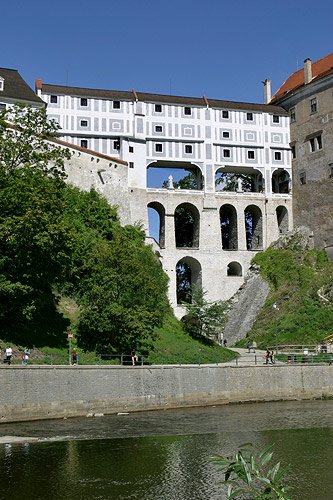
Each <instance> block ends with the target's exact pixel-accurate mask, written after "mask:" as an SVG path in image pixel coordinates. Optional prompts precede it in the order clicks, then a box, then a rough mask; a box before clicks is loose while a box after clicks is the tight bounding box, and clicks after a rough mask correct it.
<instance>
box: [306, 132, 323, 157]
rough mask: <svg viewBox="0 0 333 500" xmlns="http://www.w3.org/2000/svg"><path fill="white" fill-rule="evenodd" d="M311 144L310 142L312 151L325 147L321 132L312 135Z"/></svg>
mask: <svg viewBox="0 0 333 500" xmlns="http://www.w3.org/2000/svg"><path fill="white" fill-rule="evenodd" d="M309 144H310V151H311V153H314V152H315V151H319V150H320V149H323V142H322V138H321V134H318V135H316V136H314V137H310V139H309Z"/></svg>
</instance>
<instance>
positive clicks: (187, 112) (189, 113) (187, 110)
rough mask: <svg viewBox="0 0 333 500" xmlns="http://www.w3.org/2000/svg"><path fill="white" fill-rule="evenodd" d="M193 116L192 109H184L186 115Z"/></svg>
mask: <svg viewBox="0 0 333 500" xmlns="http://www.w3.org/2000/svg"><path fill="white" fill-rule="evenodd" d="M191 114H192V109H191V108H184V115H191Z"/></svg>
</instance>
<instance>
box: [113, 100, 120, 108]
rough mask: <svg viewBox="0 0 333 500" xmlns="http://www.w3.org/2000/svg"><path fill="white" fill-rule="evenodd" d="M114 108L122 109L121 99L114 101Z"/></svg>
mask: <svg viewBox="0 0 333 500" xmlns="http://www.w3.org/2000/svg"><path fill="white" fill-rule="evenodd" d="M112 106H113V109H120V101H113V105H112Z"/></svg>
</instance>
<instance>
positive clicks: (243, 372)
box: [0, 365, 333, 422]
mask: <svg viewBox="0 0 333 500" xmlns="http://www.w3.org/2000/svg"><path fill="white" fill-rule="evenodd" d="M0 384H1V392H0V422H14V421H24V420H37V419H45V418H62V417H74V416H85V415H87V414H93V413H104V414H108V413H117V412H129V411H141V410H153V409H154V410H156V409H166V408H180V407H186V406H205V405H219V404H227V403H231V402H245V401H274V400H287V399H289V400H290V399H312V398H320V397H322V396H323V395H324V396H325V395H326V396H330V395H332V394H333V366H325V365H311V366H310V365H309V366H304V365H303V366H301V365H291V366H290V365H275V366H251V367H244V366H234V367H232V366H222V365H202V366H194V365H187V366H151V367H145V366H144V367H132V366H130V367H118V366H117V367H115V366H106V367H104V366H53V367H51V366H27V367H21V366H6V367H5V366H2V367H0Z"/></svg>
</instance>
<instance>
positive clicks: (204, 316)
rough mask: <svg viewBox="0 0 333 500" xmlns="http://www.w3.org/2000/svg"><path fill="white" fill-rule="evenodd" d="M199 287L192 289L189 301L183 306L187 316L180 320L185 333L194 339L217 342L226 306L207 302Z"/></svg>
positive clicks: (222, 303) (203, 292)
mask: <svg viewBox="0 0 333 500" xmlns="http://www.w3.org/2000/svg"><path fill="white" fill-rule="evenodd" d="M206 294H207V292H206V291H204V290H203V289H202V288H201V287H196V286H194V287H193V290H192V293H191V301H190V302H185V303H184V304H183V305H184V306H185V309H186V311H187V315H186V316H184V317H183V318H182V321H183V323H184V326H185V329H186V331H187V332H188V333H189V334H190V335H192V336H193V337H196V338H201V339H208V340H217V338H218V333H219V332H221V331H222V330H223V326H224V323H225V313H226V308H227V306H226V304H225V303H224V302H220V301H219V302H208V301H207V300H206V299H205V295H206Z"/></svg>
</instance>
